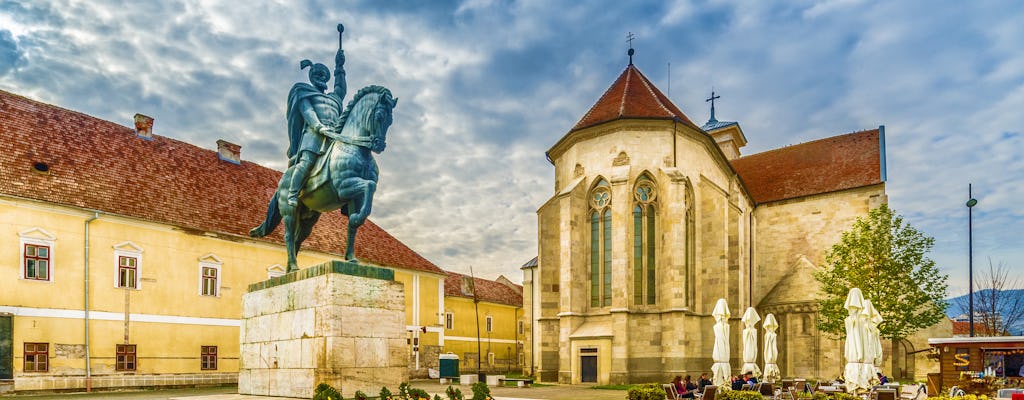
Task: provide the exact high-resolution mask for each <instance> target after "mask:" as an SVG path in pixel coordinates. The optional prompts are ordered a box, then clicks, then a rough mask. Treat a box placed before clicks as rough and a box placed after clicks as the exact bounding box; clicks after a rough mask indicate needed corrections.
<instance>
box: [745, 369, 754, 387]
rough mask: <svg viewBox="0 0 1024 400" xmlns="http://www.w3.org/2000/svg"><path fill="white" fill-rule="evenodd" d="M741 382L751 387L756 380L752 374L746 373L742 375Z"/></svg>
mask: <svg viewBox="0 0 1024 400" xmlns="http://www.w3.org/2000/svg"><path fill="white" fill-rule="evenodd" d="M743 381H744V382H746V383H749V384H751V385H755V384H757V378H755V377H754V373H753V372H750V371H747V372H746V373H745V374H743Z"/></svg>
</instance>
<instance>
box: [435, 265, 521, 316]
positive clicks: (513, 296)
mask: <svg viewBox="0 0 1024 400" xmlns="http://www.w3.org/2000/svg"><path fill="white" fill-rule="evenodd" d="M469 279H470V277H469V275H462V274H459V273H455V272H449V273H448V277H447V278H445V280H444V295H445V296H454V297H464V298H467V299H472V298H473V292H472V290H471V288H470V287H469V285H468V284H469ZM464 280H465V283H464ZM473 284H474V285H475V286H476V294H477V298H479V299H480V301H486V302H491V303H498V304H507V305H510V306H515V307H522V306H523V295H522V294H520V293H522V288H523V287H522V286H520V285H516V286H518V287H519V293H517V292H516V291H515V289H512V288H510V287H508V286H506V285H505V284H502V283H500V282H496V281H492V280H487V279H483V278H475V279H474V280H473Z"/></svg>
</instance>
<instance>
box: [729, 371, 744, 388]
mask: <svg viewBox="0 0 1024 400" xmlns="http://www.w3.org/2000/svg"><path fill="white" fill-rule="evenodd" d="M744 383H746V382H745V381H743V375H736V376H734V377H733V378H732V390H742V389H743V384H744Z"/></svg>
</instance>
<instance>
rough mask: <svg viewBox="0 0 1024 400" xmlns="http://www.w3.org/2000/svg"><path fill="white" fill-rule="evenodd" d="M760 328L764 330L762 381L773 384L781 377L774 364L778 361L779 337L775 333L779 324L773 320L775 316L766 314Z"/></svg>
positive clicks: (777, 367)
mask: <svg viewBox="0 0 1024 400" xmlns="http://www.w3.org/2000/svg"><path fill="white" fill-rule="evenodd" d="M761 327H763V328H764V381H765V382H768V383H775V382H776V381H778V380H779V378H781V377H782V372H781V371H779V366H778V365H777V364H775V362H776V361H778V360H779V347H778V346H779V344H778V339H779V335H778V334H776V333H775V330H776V329H779V322H778V321H776V320H775V315H773V314H768V315H765V316H764V323H762V324H761Z"/></svg>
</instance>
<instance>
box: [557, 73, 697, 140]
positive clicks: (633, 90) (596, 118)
mask: <svg viewBox="0 0 1024 400" xmlns="http://www.w3.org/2000/svg"><path fill="white" fill-rule="evenodd" d="M623 118H645V119H677V120H679V121H682V122H683V123H685V124H688V125H690V126H692V127H693V128H694V129H697V130H698V131H699V130H700V128H699V127H697V125H694V123H693V122H691V121H690V119H689V118H687V117H686V114H683V112H682V111H681V110H680V109H679V107H676V105H675V104H672V101H671V100H669V99H668V96H665V94H663V93H661V91H660V90H658V88H657V87H655V86H654V84H653V83H651V81H650V80H649V79H647V77H646V76H644V74H642V73H640V70H639V69H637V68H636V67H635V66H633V64H630V65H629V66H627V67H626V70H625V71H622V75H619V78H618V79H616V80H615V83H612V86H611V87H609V88H608V90H607V91H605V92H604V94H603V95H601V98H600V99H599V100H597V103H596V104H594V106H593V107H591V108H590V111H587V113H586V114H585V115H583V118H582V119H580V121H579V122H577V123H576V126H574V127H573V128H572V130H570V132H572V131H575V130H579V129H583V128H587V127H591V126H594V125H597V124H602V123H605V122H609V121H614V120H617V119H623Z"/></svg>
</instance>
